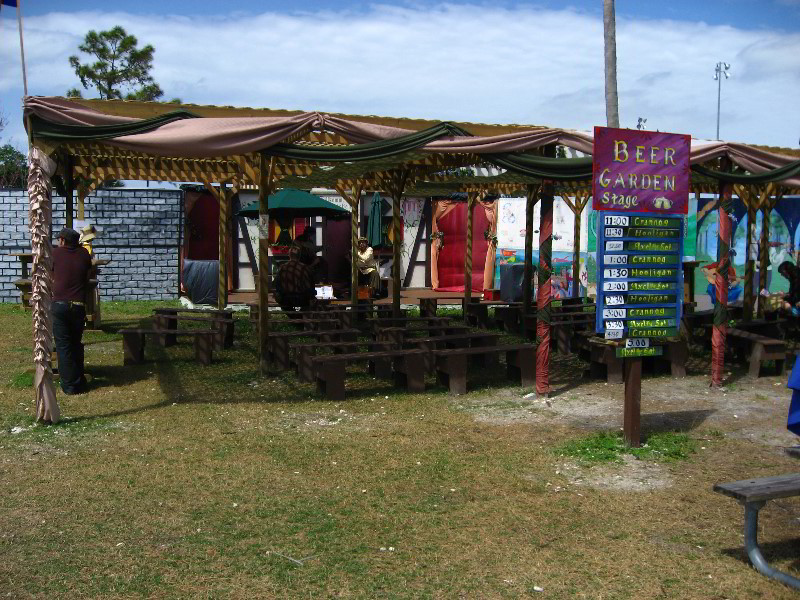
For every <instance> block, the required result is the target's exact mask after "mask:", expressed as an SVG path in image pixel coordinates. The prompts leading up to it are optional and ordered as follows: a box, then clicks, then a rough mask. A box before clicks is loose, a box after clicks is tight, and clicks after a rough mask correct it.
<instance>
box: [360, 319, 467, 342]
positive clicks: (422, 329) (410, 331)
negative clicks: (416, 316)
mask: <svg viewBox="0 0 800 600" xmlns="http://www.w3.org/2000/svg"><path fill="white" fill-rule="evenodd" d="M469 330H470V329H469V327H467V326H466V325H462V324H460V323H443V324H441V325H424V324H422V325H419V324H418V326H417V327H385V328H382V329H378V330H377V331H375V332H374V333H373V335H374V336H375V339H376V340H379V341H387V342H392V343H394V344H397V345H398V346H401V345H402V344H403V342H404V341H405V340H406V338H409V337H411V336H413V335H415V334H420V333H421V334H423V336H424V337H433V336H436V335H458V334H461V333H467V332H468V331H469Z"/></svg>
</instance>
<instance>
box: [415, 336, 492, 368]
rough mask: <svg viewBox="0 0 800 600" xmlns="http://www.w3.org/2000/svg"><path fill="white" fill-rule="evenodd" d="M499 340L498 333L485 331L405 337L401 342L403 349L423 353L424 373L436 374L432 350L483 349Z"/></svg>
mask: <svg viewBox="0 0 800 600" xmlns="http://www.w3.org/2000/svg"><path fill="white" fill-rule="evenodd" d="M499 338H500V334H498V333H489V332H487V331H470V332H468V333H457V334H453V335H435V336H431V337H421V338H419V337H406V338H404V340H403V347H405V348H416V349H418V350H424V351H425V371H426V372H428V373H435V372H436V360H435V358H434V356H433V351H434V350H441V349H444V348H484V347H486V346H494V345H496V344H497V340H498V339H499Z"/></svg>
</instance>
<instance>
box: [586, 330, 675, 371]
mask: <svg viewBox="0 0 800 600" xmlns="http://www.w3.org/2000/svg"><path fill="white" fill-rule="evenodd" d="M572 342H573V344H574V345H575V346H576V348H577V349H578V350H579V352H578V353H579V355H580V356H581V357H582V358H584V359H585V360H588V362H589V375H590V376H591V377H604V376H605V378H606V381H607V382H608V383H623V379H622V366H623V360H624V359H622V358H618V357H617V354H616V345H614V344H609V343H607V342H606V341H605V340H604V339H603V338H601V337H599V336H596V335H594V334H593V333H591V332H588V331H587V332H579V333H578V334H576V335H574V336H573V337H572ZM657 345H659V346H663V347H664V350H663V354H662V355H661V356H648V357H645V358H644V359H643V361H644V362H645V364H659V363H660V364H663V363H664V362H666V363H667V364H669V369H670V373H671V374H672V376H673V377H686V361H687V360H688V357H689V347H688V344H687V342H686V340H664V341H659V342H658V343H657Z"/></svg>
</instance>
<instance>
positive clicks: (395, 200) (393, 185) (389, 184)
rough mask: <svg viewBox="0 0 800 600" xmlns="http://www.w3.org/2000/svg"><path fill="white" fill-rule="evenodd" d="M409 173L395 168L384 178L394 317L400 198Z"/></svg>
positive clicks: (397, 304)
mask: <svg viewBox="0 0 800 600" xmlns="http://www.w3.org/2000/svg"><path fill="white" fill-rule="evenodd" d="M409 174H410V171H409V170H408V169H396V170H394V171H390V172H389V173H387V179H386V188H387V190H386V191H388V192H389V194H390V195H391V196H392V232H393V240H392V316H394V317H395V318H397V317H400V268H401V263H402V259H401V254H400V246H401V244H402V243H403V241H402V239H401V237H402V224H401V222H400V200H401V199H402V197H403V190H405V187H406V182H407V181H408V177H409Z"/></svg>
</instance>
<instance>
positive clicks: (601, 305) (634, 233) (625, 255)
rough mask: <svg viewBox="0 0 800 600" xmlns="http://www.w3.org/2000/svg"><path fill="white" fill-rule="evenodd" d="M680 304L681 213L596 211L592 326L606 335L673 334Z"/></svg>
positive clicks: (619, 337) (681, 280) (637, 336)
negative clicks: (595, 270)
mask: <svg viewBox="0 0 800 600" xmlns="http://www.w3.org/2000/svg"><path fill="white" fill-rule="evenodd" d="M682 310H683V217H682V216H681V215H674V214H672V215H660V214H646V213H645V214H641V213H621V212H612V211H604V212H602V213H601V214H600V215H598V217H597V312H596V322H595V331H596V332H597V333H599V334H602V335H603V336H604V337H605V338H606V339H620V340H621V339H623V338H666V337H674V336H677V335H678V326H679V323H680V321H681V316H682V315H681V312H682Z"/></svg>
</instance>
